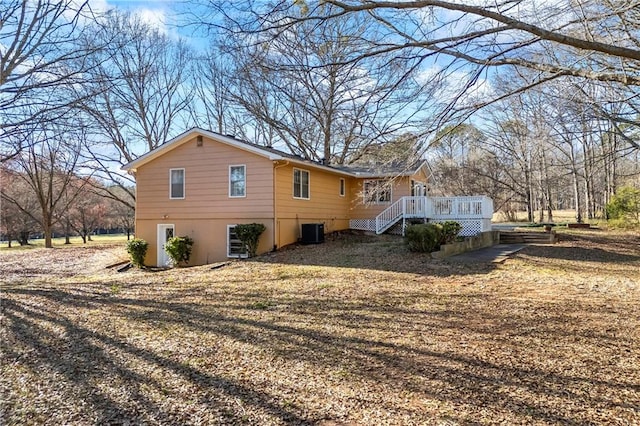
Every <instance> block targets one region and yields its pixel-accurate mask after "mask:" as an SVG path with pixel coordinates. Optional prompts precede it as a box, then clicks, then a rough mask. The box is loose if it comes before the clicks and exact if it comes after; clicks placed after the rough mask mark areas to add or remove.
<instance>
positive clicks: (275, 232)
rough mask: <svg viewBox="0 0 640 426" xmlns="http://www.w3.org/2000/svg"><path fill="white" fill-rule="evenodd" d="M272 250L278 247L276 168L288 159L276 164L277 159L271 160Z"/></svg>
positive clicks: (285, 164)
mask: <svg viewBox="0 0 640 426" xmlns="http://www.w3.org/2000/svg"><path fill="white" fill-rule="evenodd" d="M273 164H274V167H273V250H274V251H275V250H276V249H277V248H279V247H280V225H279V224H278V201H277V200H278V197H277V195H278V194H277V192H278V186H277V182H276V175H277V172H276V170H277V169H279V168H281V167H285V166H288V165H289V161H285V162H284V164H278V161H277V160H276V161H274V162H273Z"/></svg>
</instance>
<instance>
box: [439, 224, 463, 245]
mask: <svg viewBox="0 0 640 426" xmlns="http://www.w3.org/2000/svg"><path fill="white" fill-rule="evenodd" d="M441 225H442V238H441V239H440V245H442V244H449V243H452V242H454V241H455V240H456V237H457V236H458V234H459V233H460V231H462V225H460V224H459V223H458V222H456V221H453V220H448V221H446V222H443V223H442V224H441Z"/></svg>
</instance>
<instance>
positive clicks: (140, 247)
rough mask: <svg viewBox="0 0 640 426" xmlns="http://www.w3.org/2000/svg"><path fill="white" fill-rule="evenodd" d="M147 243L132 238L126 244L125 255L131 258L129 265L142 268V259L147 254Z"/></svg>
mask: <svg viewBox="0 0 640 426" xmlns="http://www.w3.org/2000/svg"><path fill="white" fill-rule="evenodd" d="M147 248H149V243H148V242H146V241H145V240H143V239H141V238H134V239H133V240H129V241H128V242H127V253H129V256H130V257H131V263H133V265H134V266H137V267H138V268H143V267H144V257H145V255H146V254H147Z"/></svg>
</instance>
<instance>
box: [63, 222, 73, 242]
mask: <svg viewBox="0 0 640 426" xmlns="http://www.w3.org/2000/svg"><path fill="white" fill-rule="evenodd" d="M70 233H71V222H70V221H69V219H68V218H67V221H66V223H65V225H64V243H65V244H71V240H70V239H69V234H70Z"/></svg>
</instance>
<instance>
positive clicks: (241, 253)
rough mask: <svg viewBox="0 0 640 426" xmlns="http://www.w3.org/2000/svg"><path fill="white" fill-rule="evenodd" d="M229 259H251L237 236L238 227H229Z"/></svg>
mask: <svg viewBox="0 0 640 426" xmlns="http://www.w3.org/2000/svg"><path fill="white" fill-rule="evenodd" d="M227 257H236V258H240V257H241V258H244V257H249V254H248V253H247V249H246V247H245V246H244V244H242V241H240V240H239V239H238V236H237V235H236V225H227Z"/></svg>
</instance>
